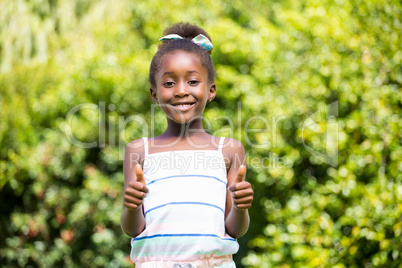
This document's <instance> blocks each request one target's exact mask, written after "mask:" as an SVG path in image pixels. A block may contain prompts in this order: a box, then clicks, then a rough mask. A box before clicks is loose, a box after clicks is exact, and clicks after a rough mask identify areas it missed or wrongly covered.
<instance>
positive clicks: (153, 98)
mask: <svg viewBox="0 0 402 268" xmlns="http://www.w3.org/2000/svg"><path fill="white" fill-rule="evenodd" d="M149 92H150V93H151V98H152V100H153V101H154V102H155V103H156V104H159V103H158V98H157V94H156V90H155V89H153V88H152V87H151V88H149Z"/></svg>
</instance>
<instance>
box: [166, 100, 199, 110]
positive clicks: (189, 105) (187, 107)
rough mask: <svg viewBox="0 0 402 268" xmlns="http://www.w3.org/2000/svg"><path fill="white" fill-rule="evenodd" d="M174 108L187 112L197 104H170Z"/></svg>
mask: <svg viewBox="0 0 402 268" xmlns="http://www.w3.org/2000/svg"><path fill="white" fill-rule="evenodd" d="M170 105H171V106H173V107H174V108H175V109H177V110H180V111H186V110H188V109H190V108H191V107H193V106H194V105H195V102H193V103H180V104H170Z"/></svg>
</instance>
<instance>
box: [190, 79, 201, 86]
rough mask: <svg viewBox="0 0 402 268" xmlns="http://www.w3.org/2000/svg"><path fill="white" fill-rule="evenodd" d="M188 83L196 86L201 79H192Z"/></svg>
mask: <svg viewBox="0 0 402 268" xmlns="http://www.w3.org/2000/svg"><path fill="white" fill-rule="evenodd" d="M188 83H189V84H190V85H192V86H195V85H197V84H198V83H200V81H197V80H191V81H189V82H188Z"/></svg>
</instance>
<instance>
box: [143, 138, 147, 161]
mask: <svg viewBox="0 0 402 268" xmlns="http://www.w3.org/2000/svg"><path fill="white" fill-rule="evenodd" d="M142 139H143V140H144V153H145V156H147V155H148V138H147V137H143V138H142Z"/></svg>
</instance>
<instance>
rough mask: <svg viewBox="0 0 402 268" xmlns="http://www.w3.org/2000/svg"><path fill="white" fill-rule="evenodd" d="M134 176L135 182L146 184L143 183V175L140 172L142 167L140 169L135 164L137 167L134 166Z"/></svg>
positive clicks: (139, 166)
mask: <svg viewBox="0 0 402 268" xmlns="http://www.w3.org/2000/svg"><path fill="white" fill-rule="evenodd" d="M135 175H137V181H138V182H141V183H143V184H146V183H145V179H144V173H143V172H142V167H141V165H140V164H137V165H136V166H135Z"/></svg>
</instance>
